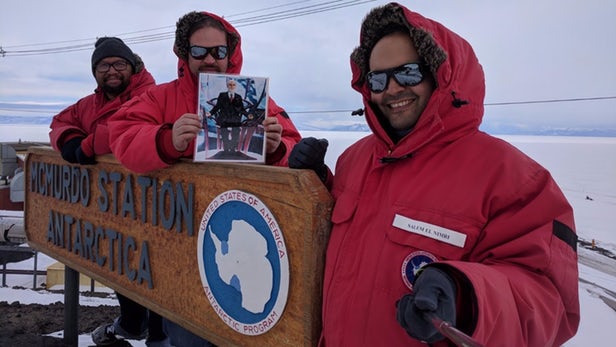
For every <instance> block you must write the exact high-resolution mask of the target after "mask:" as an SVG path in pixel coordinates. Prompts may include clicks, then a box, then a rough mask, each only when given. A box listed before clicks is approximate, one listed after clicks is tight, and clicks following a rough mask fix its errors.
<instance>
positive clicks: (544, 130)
mask: <svg viewBox="0 0 616 347" xmlns="http://www.w3.org/2000/svg"><path fill="white" fill-rule="evenodd" d="M51 119H52V116H8V115H0V125H1V124H12V125H19V124H23V125H49V124H50V123H51ZM322 120H323V119H321V121H318V119H315V118H308V117H297V118H296V117H293V122H294V123H295V126H296V127H297V128H298V129H299V130H305V131H366V132H368V131H370V128H369V127H368V125H367V124H366V123H365V122H364V119H363V118H359V119H358V121H357V122H356V123H350V124H349V123H348V122H345V123H344V124H339V123H336V122H335V121H331V119H329V121H322ZM480 128H481V130H483V131H485V132H487V133H490V134H495V135H537V136H588V137H616V126H615V127H612V128H610V127H607V128H591V127H567V128H564V127H545V126H544V127H541V128H531V127H529V126H528V125H525V126H516V125H511V124H503V123H502V122H501V123H500V124H499V125H494V124H491V123H490V122H489V121H484V123H483V124H482V125H481V127H480Z"/></svg>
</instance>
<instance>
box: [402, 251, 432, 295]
mask: <svg viewBox="0 0 616 347" xmlns="http://www.w3.org/2000/svg"><path fill="white" fill-rule="evenodd" d="M436 260H437V259H436V257H435V256H434V255H432V253H428V252H424V251H417V252H413V253H411V254H409V255H407V256H406V258H404V261H403V262H402V269H401V270H402V280H403V281H404V284H406V286H407V287H408V288H409V289H410V290H413V282H415V277H417V273H418V272H419V270H420V269H421V268H422V267H424V266H425V265H428V264H430V263H433V262H435V261H436Z"/></svg>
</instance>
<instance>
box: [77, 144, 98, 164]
mask: <svg viewBox="0 0 616 347" xmlns="http://www.w3.org/2000/svg"><path fill="white" fill-rule="evenodd" d="M75 157H77V161H78V162H79V164H81V165H94V164H96V160H94V156H91V157H88V156H87V155H86V154H85V153H83V150H82V149H81V146H79V147H77V150H76V151H75Z"/></svg>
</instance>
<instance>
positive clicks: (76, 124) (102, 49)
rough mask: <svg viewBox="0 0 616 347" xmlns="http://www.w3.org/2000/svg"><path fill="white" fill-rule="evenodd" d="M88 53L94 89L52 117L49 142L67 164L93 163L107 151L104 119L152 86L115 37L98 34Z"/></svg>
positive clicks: (136, 58) (135, 58)
mask: <svg viewBox="0 0 616 347" xmlns="http://www.w3.org/2000/svg"><path fill="white" fill-rule="evenodd" d="M94 46H95V49H94V52H93V53H92V74H93V75H94V78H95V79H96V83H97V85H98V86H97V88H96V90H94V93H93V94H90V95H88V96H86V97H84V98H82V99H80V100H79V101H77V103H75V104H73V105H71V106H69V107H67V108H66V109H65V110H63V111H62V112H60V113H59V114H57V115H56V116H54V117H53V120H52V122H51V125H50V128H51V131H50V133H49V139H50V140H51V145H52V146H53V148H54V149H56V150H57V151H60V152H61V153H62V158H64V160H66V161H68V162H70V163H79V164H95V163H96V161H95V159H94V157H95V156H96V155H102V154H106V153H111V149H110V148H109V131H108V129H107V119H108V118H109V117H110V116H111V115H112V114H114V113H115V112H116V111H117V110H118V109H119V108H120V106H121V105H122V104H123V103H124V102H126V101H128V100H130V99H131V98H133V97H135V96H138V95H139V94H141V93H143V92H144V91H146V90H147V89H148V88H149V87H151V86H153V85H155V82H154V78H153V77H152V75H151V74H150V73H149V72H148V71H147V70H146V68H145V66H144V64H143V61H142V60H141V58H140V57H139V56H138V55H136V54H134V53H133V51H131V49H130V48H128V46H126V44H124V42H123V41H122V40H120V39H119V38H117V37H102V38H100V39H98V40H97V41H96V44H95V45H94Z"/></svg>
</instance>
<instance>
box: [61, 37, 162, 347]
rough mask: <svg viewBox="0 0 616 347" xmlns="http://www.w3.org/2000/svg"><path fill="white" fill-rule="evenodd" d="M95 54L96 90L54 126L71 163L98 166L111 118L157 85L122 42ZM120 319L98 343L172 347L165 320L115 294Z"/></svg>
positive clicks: (100, 332) (97, 335) (98, 47)
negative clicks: (121, 340)
mask: <svg viewBox="0 0 616 347" xmlns="http://www.w3.org/2000/svg"><path fill="white" fill-rule="evenodd" d="M94 47H95V49H94V52H93V53H92V74H94V78H95V79H96V83H97V85H98V86H97V88H96V90H94V93H93V94H90V95H88V96H86V97H84V98H82V99H80V100H79V101H77V103H75V104H74V105H71V106H69V107H67V108H66V109H65V110H63V111H62V112H60V113H59V114H57V115H56V116H55V117H54V118H53V120H52V122H51V126H50V128H51V132H50V133H49V138H50V140H51V145H52V146H53V148H54V149H56V150H57V151H60V152H61V153H62V158H64V160H66V161H68V162H70V163H76V164H82V165H88V164H96V160H95V156H96V155H102V154H106V153H111V149H110V148H109V130H108V128H107V120H108V118H109V117H110V116H111V115H113V114H114V113H115V112H116V111H117V110H118V109H119V108H120V106H121V105H122V104H123V103H124V102H126V101H128V100H130V99H131V98H134V97H136V96H138V95H139V94H141V93H143V92H145V91H146V90H147V89H149V88H150V87H152V86H154V85H155V81H154V78H153V77H152V75H151V74H150V73H149V72H148V71H147V70H146V68H145V66H144V64H143V61H142V60H141V58H140V57H139V56H138V55H136V54H134V53H133V51H131V49H130V48H128V46H126V44H124V42H123V41H122V40H120V39H119V38H116V37H102V38H100V39H98V40H97V41H96V44H95V45H94ZM116 295H117V297H118V301H119V303H120V316H119V317H118V318H116V320H115V321H114V322H113V323H110V324H107V325H104V326H102V327H100V328H99V329H97V330H96V331H94V333H93V334H92V340H93V341H94V343H95V344H96V345H101V346H102V345H110V344H114V343H116V342H118V339H119V338H121V337H126V338H131V339H137V340H141V339H144V338H146V336H147V340H146V345H147V346H168V345H169V343H168V339H167V337H166V335H165V334H164V333H163V331H162V318H161V317H160V316H159V315H158V314H156V313H154V312H151V311H149V310H148V309H147V308H145V307H143V306H141V305H139V304H138V303H136V302H134V301H132V300H130V299H128V298H127V297H124V296H123V295H121V294H120V293H116Z"/></svg>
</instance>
